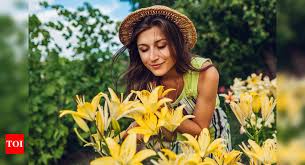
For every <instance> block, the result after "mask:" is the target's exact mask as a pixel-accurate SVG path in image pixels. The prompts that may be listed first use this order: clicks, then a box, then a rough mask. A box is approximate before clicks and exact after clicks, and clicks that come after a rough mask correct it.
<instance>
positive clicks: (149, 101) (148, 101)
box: [131, 86, 174, 113]
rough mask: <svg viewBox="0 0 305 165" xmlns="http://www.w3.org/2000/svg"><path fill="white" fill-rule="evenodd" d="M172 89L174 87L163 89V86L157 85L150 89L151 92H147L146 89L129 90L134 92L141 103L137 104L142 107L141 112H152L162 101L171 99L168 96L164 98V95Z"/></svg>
mask: <svg viewBox="0 0 305 165" xmlns="http://www.w3.org/2000/svg"><path fill="white" fill-rule="evenodd" d="M172 90H174V89H167V90H165V91H164V87H163V86H157V87H156V88H154V89H153V90H152V92H149V91H148V90H142V91H131V92H132V93H135V94H136V95H137V97H138V98H139V99H140V101H141V104H138V107H142V109H143V110H144V112H143V113H154V112H156V111H157V110H158V109H159V108H160V106H162V105H163V104H164V103H167V102H171V101H172V100H171V99H169V98H164V96H165V95H167V94H168V93H169V92H170V91H172Z"/></svg>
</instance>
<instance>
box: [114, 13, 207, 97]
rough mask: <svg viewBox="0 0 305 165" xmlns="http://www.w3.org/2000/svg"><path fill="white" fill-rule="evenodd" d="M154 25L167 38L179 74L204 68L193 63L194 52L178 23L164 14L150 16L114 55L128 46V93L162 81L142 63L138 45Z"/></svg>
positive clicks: (125, 77)
mask: <svg viewBox="0 0 305 165" xmlns="http://www.w3.org/2000/svg"><path fill="white" fill-rule="evenodd" d="M153 26H157V27H159V28H160V29H161V31H162V32H163V33H164V35H165V37H166V38H167V41H168V43H169V47H170V53H171V55H172V56H173V57H174V58H175V59H176V63H175V65H174V67H175V69H176V71H177V73H178V74H184V73H186V72H187V71H189V70H192V71H201V70H202V69H196V68H195V67H193V66H192V65H191V59H192V54H191V53H190V50H189V49H188V48H187V46H186V44H185V42H184V39H183V35H182V34H181V31H180V30H179V28H178V27H177V26H176V24H175V23H173V22H171V21H169V20H167V19H166V18H164V17H163V16H156V15H154V16H148V17H145V18H144V19H143V21H141V22H139V23H138V24H137V25H136V26H135V28H134V30H133V33H132V37H131V42H130V43H129V44H128V45H127V46H124V47H123V48H121V49H120V50H119V51H118V52H116V53H115V55H114V58H117V56H118V55H119V54H120V53H121V52H122V51H124V50H125V49H126V48H127V49H128V52H129V60H130V62H129V66H128V69H127V71H126V72H125V73H124V77H123V78H124V80H125V82H127V88H126V92H127V93H129V92H130V90H143V89H147V88H148V84H149V82H160V79H161V77H157V76H154V75H153V73H152V72H151V71H150V70H148V69H147V68H146V67H145V66H144V64H143V63H142V61H141V58H140V54H139V51H138V47H137V37H138V35H139V34H140V33H141V32H143V31H145V30H147V29H150V28H152V27H153Z"/></svg>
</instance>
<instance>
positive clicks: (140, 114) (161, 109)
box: [59, 86, 239, 164]
mask: <svg viewBox="0 0 305 165" xmlns="http://www.w3.org/2000/svg"><path fill="white" fill-rule="evenodd" d="M108 90H109V94H110V97H109V96H108V95H107V94H106V93H103V92H101V93H99V94H97V95H96V96H95V97H94V98H93V99H92V101H91V102H86V101H85V99H84V97H80V96H76V102H77V110H76V111H73V110H62V111H60V115H59V116H60V117H62V116H65V115H68V114H69V115H72V117H73V119H74V121H75V123H76V124H77V125H78V127H79V128H80V129H81V130H82V131H84V132H85V133H89V134H90V137H89V138H87V139H86V138H84V137H82V136H81V134H80V133H79V131H78V129H77V128H75V129H74V130H75V132H76V134H77V136H78V138H79V139H80V140H81V141H83V142H84V143H85V144H84V146H91V147H93V148H94V150H95V151H96V152H98V153H99V154H100V156H101V157H100V158H98V159H96V160H94V161H92V162H91V164H100V163H106V164H108V163H114V164H115V163H119V164H139V163H141V161H143V160H144V159H147V158H149V157H152V156H154V155H156V156H157V152H158V151H161V150H162V152H167V151H170V150H169V149H172V148H173V147H174V146H173V145H174V144H176V141H174V139H173V141H172V142H171V143H170V144H172V145H171V146H165V145H163V144H162V143H163V138H164V137H163V136H162V133H161V132H162V129H166V130H167V131H169V132H174V131H175V129H176V128H177V127H178V126H179V125H180V124H181V122H183V121H184V120H186V119H189V118H193V117H194V116H193V115H186V116H184V115H183V108H184V105H182V106H179V107H177V108H176V109H172V108H170V107H169V106H168V105H167V103H169V102H171V101H172V100H171V99H169V98H166V97H165V96H166V95H167V93H169V92H170V91H172V90H173V89H167V90H164V87H163V86H158V87H156V88H154V89H152V91H148V90H142V91H131V93H130V94H129V95H128V96H127V97H126V98H125V99H124V98H123V95H122V94H121V97H120V98H119V97H118V96H117V95H116V94H115V92H114V91H113V90H112V89H110V88H109V89H108ZM131 98H134V99H131ZM101 102H103V106H102V105H101ZM124 117H126V118H131V119H133V120H134V121H135V122H136V123H137V126H136V127H134V128H131V129H130V130H128V132H127V134H128V135H127V136H126V138H125V139H124V138H123V137H122V133H123V132H125V131H121V126H120V124H119V122H118V121H119V120H120V119H121V118H124ZM137 135H142V136H143V139H138V138H137ZM152 136H156V137H157V138H155V139H157V141H155V139H154V140H150V139H151V137H152ZM183 137H185V141H184V140H183V141H179V143H181V144H180V145H181V146H183V147H181V149H182V151H183V153H184V154H188V156H190V154H193V155H194V156H195V157H196V158H199V159H196V161H199V160H202V159H201V158H205V157H207V155H208V154H212V153H214V152H216V151H217V152H220V151H219V150H220V149H221V150H223V151H224V142H222V140H221V139H219V140H216V141H214V143H211V144H210V140H209V139H210V135H209V132H208V130H207V129H205V130H203V132H202V135H200V137H199V138H198V141H197V139H195V138H194V137H192V136H191V135H189V134H183ZM186 139H187V140H186ZM137 141H140V142H142V143H144V144H146V145H145V147H146V148H141V149H140V150H139V148H137ZM160 144H161V147H159V148H158V147H156V146H158V145H159V146H160ZM180 145H179V146H180ZM209 146H210V147H209ZM218 149H219V150H218ZM186 151H187V152H186ZM162 152H159V153H158V155H162ZM167 153H168V152H167ZM180 156H181V155H180ZM236 156H239V155H236ZM157 157H158V156H157ZM177 157H179V156H177ZM200 157H201V158H200ZM220 157H222V155H220ZM163 158H165V157H164V156H163V157H162V156H161V157H160V159H159V160H158V159H157V160H155V162H154V163H157V162H159V161H160V164H162V163H161V162H162V160H163ZM191 159H193V158H191V157H188V159H186V158H185V157H183V158H179V160H180V161H182V160H183V162H188V161H195V160H191ZM220 159H222V158H220ZM234 160H235V159H234ZM236 160H238V159H236Z"/></svg>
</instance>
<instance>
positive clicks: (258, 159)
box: [239, 139, 277, 165]
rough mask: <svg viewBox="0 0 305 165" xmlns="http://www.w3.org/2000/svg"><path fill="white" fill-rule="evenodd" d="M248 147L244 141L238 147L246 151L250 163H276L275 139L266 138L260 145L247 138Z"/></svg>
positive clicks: (258, 164) (256, 164)
mask: <svg viewBox="0 0 305 165" xmlns="http://www.w3.org/2000/svg"><path fill="white" fill-rule="evenodd" d="M248 143H249V147H247V146H246V145H245V144H244V143H242V145H239V147H240V148H241V149H242V150H243V152H244V153H246V154H247V155H248V156H249V158H250V163H251V164H254V165H260V164H267V165H271V164H273V163H276V161H277V159H276V156H277V149H276V141H275V140H274V139H267V140H266V141H265V142H264V143H263V146H262V147H260V146H259V145H258V144H257V143H256V142H255V141H253V140H250V139H249V140H248Z"/></svg>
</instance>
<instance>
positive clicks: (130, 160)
mask: <svg viewBox="0 0 305 165" xmlns="http://www.w3.org/2000/svg"><path fill="white" fill-rule="evenodd" d="M106 143H107V145H108V148H109V151H110V155H111V156H106V157H101V158H98V159H95V160H93V161H92V162H90V164H91V165H99V164H121V165H134V164H136V165H139V164H142V163H141V161H143V160H144V159H146V158H148V157H150V156H153V155H156V153H155V151H153V150H150V149H145V150H141V151H140V152H138V153H136V146H137V139H136V134H131V135H128V136H127V137H126V139H125V140H124V142H123V143H122V145H121V146H120V145H119V144H118V143H117V142H116V141H115V140H113V139H112V138H106Z"/></svg>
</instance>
